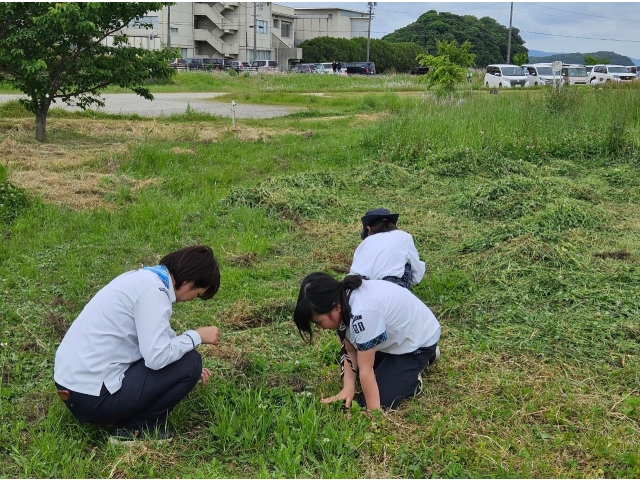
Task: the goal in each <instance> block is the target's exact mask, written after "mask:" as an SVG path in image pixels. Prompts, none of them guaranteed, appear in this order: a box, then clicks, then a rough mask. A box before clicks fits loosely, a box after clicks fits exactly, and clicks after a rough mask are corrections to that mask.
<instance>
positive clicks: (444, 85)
mask: <svg viewBox="0 0 640 480" xmlns="http://www.w3.org/2000/svg"><path fill="white" fill-rule="evenodd" d="M436 46H437V48H438V55H437V56H434V55H426V54H422V55H418V59H417V60H418V62H419V63H420V65H422V66H428V67H429V72H428V73H427V75H426V82H427V88H431V87H437V88H439V89H441V90H442V91H443V92H445V93H452V92H453V90H454V88H455V85H456V83H460V82H462V81H464V79H465V77H466V73H467V68H468V67H471V66H472V65H474V64H475V60H476V56H475V54H473V53H469V50H471V44H470V43H469V42H464V43H463V44H462V45H460V46H458V42H456V41H455V40H453V41H451V42H440V41H438V42H437V44H436Z"/></svg>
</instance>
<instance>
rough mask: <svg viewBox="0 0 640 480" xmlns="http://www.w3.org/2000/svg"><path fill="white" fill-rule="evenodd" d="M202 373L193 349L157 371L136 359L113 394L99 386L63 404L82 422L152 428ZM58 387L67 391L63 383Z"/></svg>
mask: <svg viewBox="0 0 640 480" xmlns="http://www.w3.org/2000/svg"><path fill="white" fill-rule="evenodd" d="M201 374H202V358H201V357H200V354H199V353H198V352H196V351H195V350H192V351H190V352H187V353H186V354H185V355H184V356H183V357H182V358H181V359H180V360H176V361H175V362H173V363H171V364H169V365H167V366H166V367H164V368H162V369H160V370H151V369H150V368H148V367H146V366H145V364H144V360H138V361H137V362H136V363H134V364H133V365H131V366H130V367H129V368H128V369H127V371H126V372H125V377H124V379H123V380H122V387H121V388H120V390H118V391H117V392H115V393H114V394H111V393H109V391H108V390H107V387H105V386H104V385H102V390H101V391H100V395H99V396H94V395H86V394H84V393H77V392H73V391H71V390H69V391H70V392H71V397H69V399H68V400H65V401H64V403H65V405H66V406H67V408H68V409H69V410H71V413H73V415H74V416H75V417H76V418H77V419H78V420H79V421H80V422H82V423H94V424H99V425H111V426H114V427H116V428H128V429H135V428H149V429H152V428H154V427H156V426H158V425H160V424H162V423H164V421H165V420H166V419H167V416H168V415H169V412H171V410H173V408H174V407H175V406H176V405H177V404H178V403H180V401H181V400H182V399H183V398H184V397H186V396H187V394H188V393H189V392H190V391H191V390H193V387H195V386H196V384H197V383H198V380H199V379H200V375H201ZM56 387H58V389H59V390H68V389H67V388H66V387H64V386H63V385H58V384H57V383H56Z"/></svg>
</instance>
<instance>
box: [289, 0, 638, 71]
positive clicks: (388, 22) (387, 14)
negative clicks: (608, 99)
mask: <svg viewBox="0 0 640 480" xmlns="http://www.w3.org/2000/svg"><path fill="white" fill-rule="evenodd" d="M279 3H280V2H279ZM282 5H289V6H295V7H312V6H340V7H341V8H346V9H350V10H358V11H362V12H366V11H367V10H368V7H367V2H340V3H332V2H282ZM510 8H511V4H510V2H378V4H377V6H376V7H375V8H374V18H373V20H372V22H371V36H372V38H380V37H382V36H384V35H386V34H388V33H391V32H393V31H394V30H397V29H399V28H402V27H406V26H407V25H409V24H411V23H413V22H415V21H416V20H417V19H418V17H419V16H420V15H421V14H423V13H425V12H427V11H429V10H436V11H438V12H451V13H454V14H456V15H473V16H474V17H478V18H481V17H491V18H493V19H495V20H496V21H497V22H499V23H501V24H503V25H505V26H509V14H510ZM513 26H514V27H516V28H518V29H519V30H520V36H521V37H522V38H523V39H524V40H525V41H526V43H525V46H526V47H527V48H528V49H530V50H543V51H546V52H569V53H573V52H582V53H585V52H596V51H613V52H616V53H619V54H621V55H627V56H629V57H631V58H636V59H638V58H640V35H639V34H638V32H640V3H639V2H611V3H609V2H563V3H560V2H543V1H539V2H514V7H513ZM575 37H588V38H575Z"/></svg>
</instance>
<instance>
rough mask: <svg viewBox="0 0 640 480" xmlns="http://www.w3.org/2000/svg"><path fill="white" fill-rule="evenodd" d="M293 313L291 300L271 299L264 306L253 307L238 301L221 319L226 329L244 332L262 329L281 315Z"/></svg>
mask: <svg viewBox="0 0 640 480" xmlns="http://www.w3.org/2000/svg"><path fill="white" fill-rule="evenodd" d="M292 312H293V303H292V301H291V300H284V299H273V300H271V301H270V302H267V303H266V304H265V305H261V306H253V305H250V304H248V303H247V302H245V301H244V300H239V301H237V302H235V303H234V304H233V305H232V306H231V308H230V309H228V310H225V311H224V312H223V313H222V314H221V317H222V318H224V323H225V326H226V327H229V328H232V329H235V330H246V329H248V328H257V327H264V326H265V325H270V324H272V323H273V322H275V321H276V319H277V318H278V317H280V316H283V315H289V316H290V314H291V313H292Z"/></svg>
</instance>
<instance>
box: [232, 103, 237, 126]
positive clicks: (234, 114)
mask: <svg viewBox="0 0 640 480" xmlns="http://www.w3.org/2000/svg"><path fill="white" fill-rule="evenodd" d="M236 105H237V103H236V102H235V101H234V100H232V101H231V127H232V128H236Z"/></svg>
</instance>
